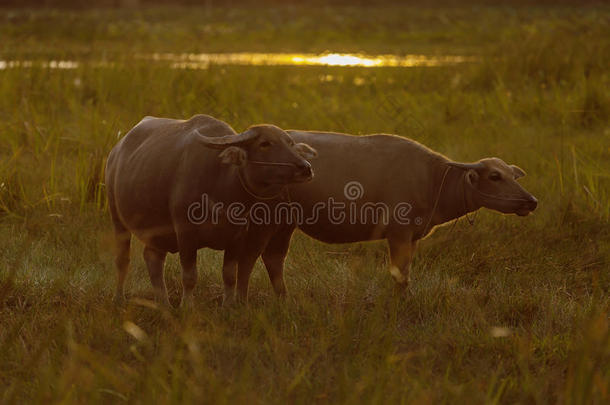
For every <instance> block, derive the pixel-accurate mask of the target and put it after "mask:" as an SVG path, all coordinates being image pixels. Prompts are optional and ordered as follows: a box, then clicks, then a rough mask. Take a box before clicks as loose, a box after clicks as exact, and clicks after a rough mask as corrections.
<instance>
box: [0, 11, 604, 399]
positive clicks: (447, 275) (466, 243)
mask: <svg viewBox="0 0 610 405" xmlns="http://www.w3.org/2000/svg"><path fill="white" fill-rule="evenodd" d="M184 10H185V9H179V8H176V9H150V10H144V11H141V12H125V11H104V12H102V13H98V14H95V13H93V12H88V13H85V14H77V13H71V12H65V11H63V12H31V13H30V12H24V11H2V14H0V33H1V34H0V35H1V37H2V44H1V45H0V47H1V48H0V52H1V57H0V59H11V58H21V57H23V58H30V59H37V58H40V59H44V58H55V59H57V58H72V57H74V58H78V59H79V60H82V61H83V63H82V65H81V66H80V67H79V68H78V69H76V70H70V71H58V70H49V69H44V68H40V67H39V68H31V69H22V70H19V69H14V70H11V69H9V70H4V71H0V96H1V97H0V246H2V248H1V249H0V402H6V403H11V402H24V401H25V402H48V401H52V402H63V403H83V402H103V403H107V402H136V403H147V402H150V401H152V400H154V401H155V402H160V403H189V402H192V403H200V402H210V403H211V402H214V403H225V402H227V403H228V402H233V403H234V402H235V401H241V402H244V401H250V402H254V403H263V402H265V403H266V402H278V403H279V402H286V401H291V402H296V403H311V402H312V401H316V402H321V403H358V402H363V403H371V402H374V403H396V402H401V403H426V402H428V403H438V402H444V403H517V402H518V403H557V402H560V403H566V404H581V403H600V404H601V403H606V402H608V400H609V399H610V398H609V397H610V332H609V328H608V315H609V314H610V308H609V304H610V299H609V297H608V294H609V291H610V271H609V265H608V263H609V259H610V226H609V225H610V224H609V220H610V77H609V73H610V72H609V71H608V66H610V28H609V27H610V24H608V21H609V19H610V13H609V10H608V8H581V9H578V10H575V9H569V8H535V9H534V8H519V9H515V10H511V9H508V8H476V7H469V8H461V9H458V8H454V9H441V10H436V9H416V8H411V7H405V8H391V9H359V8H336V9H335V8H320V9H312V10H306V9H303V8H295V7H286V8H276V9H267V10H252V9H235V10H229V11H227V10H222V9H211V10H209V11H207V12H206V11H205V10H199V9H189V10H188V13H185V12H184ZM373 17H374V18H373ZM133 21H135V22H133ZM338 22H340V24H338ZM113 27H114V28H113ZM206 27H208V28H206ZM210 27H211V28H210ZM219 27H227V28H226V29H224V28H223V29H221V28H219ZM313 28H319V32H320V34H314V33H313V32H312V29H313ZM245 33H247V34H250V35H244V34H245ZM125 38H127V39H129V40H124V39H125ZM193 38H199V39H200V40H199V41H193V40H192V39H193ZM326 49H330V50H333V51H346V52H347V51H365V52H369V53H372V54H376V53H388V52H397V53H413V52H422V53H428V54H435V53H457V54H473V55H477V56H478V57H480V59H481V62H479V63H473V64H465V65H460V66H454V67H443V68H413V69H397V68H376V69H364V68H326V67H230V66H212V67H210V69H208V70H204V71H185V70H171V69H169V68H168V67H167V66H165V65H163V64H156V65H155V64H153V65H150V64H146V63H143V62H142V61H138V60H134V59H133V58H132V55H133V54H134V53H135V52H138V51H143V50H144V51H148V50H159V51H172V52H182V51H236V50H244V51H245V50H247V51H293V52H296V51H308V52H309V51H312V52H317V51H323V50H326ZM105 53H107V57H108V58H109V59H111V60H118V61H119V63H117V64H116V65H114V66H111V67H104V68H100V67H96V65H95V64H92V63H89V62H88V61H96V60H99V59H100V58H101V57H102V56H103V55H104V54H105ZM329 75H331V76H332V80H331V81H328V76H329ZM196 113H208V114H211V115H214V116H216V117H218V118H221V119H224V120H226V121H228V122H229V123H231V124H232V125H233V126H234V127H235V128H236V129H238V130H241V129H244V128H246V127H247V126H248V125H251V124H254V123H262V122H268V123H273V124H276V125H279V126H281V127H283V128H300V129H324V130H336V131H344V132H350V133H356V134H361V133H372V132H387V133H396V134H400V135H404V136H408V137H411V138H413V139H416V140H418V141H420V142H422V143H424V144H426V145H428V146H430V147H431V148H433V149H435V150H437V151H439V152H442V153H444V154H446V155H448V156H449V157H451V158H453V159H456V160H461V161H472V160H476V159H479V158H481V157H484V156H498V157H501V158H503V159H504V160H506V161H507V162H509V163H514V164H517V165H519V166H520V167H522V168H524V169H525V170H526V171H527V172H528V176H527V177H525V178H524V179H523V180H522V183H523V185H524V186H525V187H526V188H527V189H528V190H530V191H531V192H532V193H533V194H534V195H536V196H537V197H538V199H539V201H540V205H539V208H538V210H537V211H536V213H535V215H533V216H530V217H527V218H518V217H515V216H501V215H499V214H497V213H493V212H487V211H481V212H480V213H479V214H478V215H477V216H476V223H475V225H474V226H470V225H468V223H467V221H461V222H459V223H458V224H457V225H455V227H445V228H442V229H440V230H438V231H437V232H435V233H434V234H433V235H432V236H431V237H430V238H428V239H426V240H425V241H423V242H422V244H421V247H420V250H419V251H418V254H417V257H416V261H415V266H414V270H413V284H412V289H411V291H410V292H409V293H408V294H399V293H397V292H396V291H395V290H394V285H393V281H392V279H391V277H390V276H389V274H388V272H387V271H386V265H387V260H388V259H387V255H386V251H385V246H384V245H383V244H380V243H371V244H354V245H345V246H330V245H324V244H322V243H319V242H316V241H313V240H311V239H309V238H307V237H306V236H304V235H301V234H298V235H296V237H295V239H294V241H293V244H292V246H291V250H290V253H289V256H288V260H287V270H286V283H287V285H288V288H289V291H290V297H289V298H288V299H287V300H286V302H277V301H276V299H275V298H274V296H273V293H272V290H271V287H270V285H269V282H268V281H267V279H266V275H265V271H264V270H263V269H262V266H260V264H258V265H257V269H256V271H255V272H254V276H253V280H252V283H251V290H250V291H251V294H250V304H249V306H248V307H238V308H228V309H227V308H221V307H220V306H219V305H218V302H219V297H220V296H221V293H222V281H221V274H220V265H221V259H222V255H221V254H220V253H219V252H213V251H209V250H202V251H201V252H200V266H199V267H200V271H199V275H200V281H199V283H198V286H197V288H196V292H195V296H196V298H197V299H196V304H195V308H194V309H193V310H192V311H191V312H188V313H184V312H179V311H177V312H175V313H171V314H170V313H164V312H160V311H158V310H156V309H153V308H150V307H148V306H147V303H146V301H144V300H145V299H150V298H152V289H151V286H150V282H149V280H148V276H147V274H146V271H145V269H144V264H143V261H142V259H141V249H142V247H141V245H140V244H139V243H135V244H134V245H135V246H134V248H133V249H132V258H133V261H132V270H131V272H130V275H129V278H128V283H127V289H128V291H129V295H130V297H132V298H139V300H137V299H136V300H135V301H133V302H132V303H131V304H129V305H128V306H127V308H126V309H125V310H117V309H115V308H114V307H113V306H112V303H111V296H112V292H113V291H114V283H115V271H114V267H113V263H112V261H113V257H112V232H111V226H110V221H109V215H108V213H107V212H106V210H105V200H104V190H103V186H102V185H100V179H101V174H102V168H103V163H104V158H105V156H106V155H107V153H108V151H109V150H110V148H111V147H112V145H113V144H114V143H115V142H116V140H117V137H118V136H120V135H122V134H125V132H126V131H128V130H129V129H130V128H131V126H133V125H134V124H135V123H136V122H137V121H139V119H140V118H141V117H142V116H144V115H158V116H168V117H189V116H191V115H193V114H196ZM371 158H372V159H373V158H375V156H374V154H373V155H372V156H371ZM166 275H167V276H166V277H167V282H168V286H169V289H170V293H171V298H172V300H173V302H175V303H176V302H177V301H178V299H179V293H180V282H179V279H180V270H179V265H178V261H177V258H175V257H171V258H170V260H168V264H167V270H166ZM134 325H135V326H134ZM498 332H504V334H506V336H497V335H498ZM499 334H500V335H502V334H503V333H499ZM494 336H497V337H494Z"/></svg>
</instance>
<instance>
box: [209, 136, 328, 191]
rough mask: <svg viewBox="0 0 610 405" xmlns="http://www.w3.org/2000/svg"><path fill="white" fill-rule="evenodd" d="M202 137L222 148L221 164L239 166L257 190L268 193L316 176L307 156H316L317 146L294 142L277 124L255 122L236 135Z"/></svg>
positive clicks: (252, 186)
mask: <svg viewBox="0 0 610 405" xmlns="http://www.w3.org/2000/svg"><path fill="white" fill-rule="evenodd" d="M200 140H201V141H202V142H203V143H204V144H205V145H206V146H208V147H211V148H216V149H223V150H222V152H221V153H220V154H219V155H218V156H219V158H220V159H221V161H222V163H225V164H232V165H235V166H237V167H238V168H239V174H240V176H242V177H243V180H244V181H245V183H247V185H248V188H250V189H252V190H253V191H255V192H257V193H261V194H263V195H266V194H269V193H273V192H276V191H278V190H281V189H282V188H283V187H284V186H286V185H288V184H293V183H302V182H306V181H310V180H311V179H312V178H313V170H312V168H311V164H309V162H308V161H307V159H311V158H314V157H315V156H316V155H317V152H316V151H315V149H313V148H312V147H310V146H309V145H307V144H304V143H298V144H297V143H295V142H294V141H293V140H292V138H291V137H290V135H288V134H287V133H286V132H285V131H283V130H282V129H280V128H278V127H276V126H274V125H255V126H252V127H250V128H248V129H247V130H246V131H245V132H243V133H241V134H237V135H227V136H222V137H206V136H203V135H200Z"/></svg>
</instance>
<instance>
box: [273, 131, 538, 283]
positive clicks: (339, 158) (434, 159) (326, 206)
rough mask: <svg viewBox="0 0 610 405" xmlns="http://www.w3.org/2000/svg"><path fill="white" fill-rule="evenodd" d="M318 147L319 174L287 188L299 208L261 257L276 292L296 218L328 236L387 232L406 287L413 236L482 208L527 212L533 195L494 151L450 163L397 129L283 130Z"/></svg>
mask: <svg viewBox="0 0 610 405" xmlns="http://www.w3.org/2000/svg"><path fill="white" fill-rule="evenodd" d="M287 132H288V133H289V134H290V136H291V137H292V138H293V139H294V140H295V141H296V142H307V144H309V145H311V146H312V147H314V148H315V149H316V150H317V151H318V157H317V158H316V160H315V161H313V162H312V164H313V168H314V170H315V172H316V179H314V180H313V181H312V182H310V183H307V184H302V185H294V186H290V187H289V194H290V199H291V201H292V203H294V204H298V205H299V207H300V209H301V210H302V214H301V218H300V219H296V220H295V219H294V218H293V219H292V220H291V221H288V222H292V224H285V225H284V226H282V227H280V228H279V229H278V232H277V233H276V234H275V235H274V236H273V237H272V238H271V240H270V243H269V244H268V245H267V247H266V249H265V251H264V252H263V254H262V256H263V261H264V263H265V266H266V268H267V271H268V273H269V277H270V279H271V281H272V284H273V286H274V288H275V290H276V292H277V293H278V294H284V293H285V291H286V289H285V286H284V281H283V263H284V258H285V256H286V253H287V251H288V244H289V241H290V238H291V235H292V233H293V231H294V229H295V225H298V227H299V228H300V229H301V230H302V231H303V232H304V233H306V234H307V235H309V236H311V237H313V238H315V239H318V240H320V241H323V242H327V243H348V242H357V241H369V240H378V239H387V240H388V243H389V249H390V261H391V266H390V273H391V274H392V276H393V277H394V279H395V280H396V281H397V282H398V283H399V284H401V285H403V286H405V285H407V284H408V282H409V269H410V265H411V261H412V259H413V255H414V252H415V249H416V246H417V241H418V240H419V239H421V238H423V237H425V236H426V235H427V234H429V233H430V231H431V230H432V229H433V228H434V227H435V226H437V225H440V224H443V223H445V222H448V221H450V220H452V219H455V218H459V217H461V216H463V215H465V214H467V213H469V212H473V211H476V210H478V209H479V208H481V207H486V208H490V209H493V210H496V211H500V212H502V213H507V214H508V213H515V214H517V215H521V216H524V215H527V214H529V213H530V212H531V211H533V210H534V209H535V208H536V206H537V200H536V198H534V196H532V195H531V194H530V193H528V192H527V191H526V190H525V189H524V188H523V187H521V186H520V185H519V184H518V183H517V181H516V180H517V179H518V178H520V177H523V176H524V175H525V172H524V171H523V170H522V169H520V168H519V167H517V166H514V165H508V164H506V163H504V162H503V161H502V160H500V159H498V158H486V159H481V160H480V161H478V162H476V163H458V162H453V161H451V160H449V159H448V158H446V157H445V156H443V155H441V154H439V153H436V152H434V151H432V150H430V149H428V148H426V147H425V146H423V145H421V144H419V143H417V142H415V141H412V140H409V139H406V138H403V137H399V136H395V135H368V136H353V135H347V134H339V133H328V132H305V131H287Z"/></svg>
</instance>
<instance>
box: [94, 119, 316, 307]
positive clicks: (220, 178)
mask: <svg viewBox="0 0 610 405" xmlns="http://www.w3.org/2000/svg"><path fill="white" fill-rule="evenodd" d="M314 155H315V151H314V150H313V149H312V148H310V147H309V146H307V145H306V144H302V143H301V144H296V143H295V142H294V141H293V140H292V139H291V137H290V136H289V135H288V134H287V133H286V132H284V131H283V130H281V129H280V128H278V127H275V126H272V125H258V126H253V127H250V128H249V129H248V130H246V131H245V132H243V133H241V134H237V133H236V132H235V131H234V130H233V128H231V127H230V126H229V125H228V124H226V123H224V122H222V121H219V120H217V119H214V118H212V117H210V116H206V115H196V116H194V117H192V118H191V119H189V120H186V121H185V120H175V119H167V118H154V117H145V118H144V119H143V120H142V121H140V122H139V123H138V124H137V125H136V126H135V127H134V128H133V129H132V130H131V131H129V133H128V134H127V135H126V136H125V137H124V138H122V139H121V140H120V141H119V142H118V143H117V145H116V146H115V147H114V148H113V149H112V151H111V152H110V155H109V156H108V160H107V164H106V189H107V193H108V204H109V208H110V213H111V216H112V222H113V224H114V230H115V235H116V242H117V256H116V266H117V269H118V284H117V291H116V296H115V300H116V301H117V302H118V303H121V302H122V301H123V300H124V298H123V297H124V293H123V290H124V287H123V285H124V282H125V276H126V274H127V270H128V267H129V248H130V241H131V235H132V234H134V235H135V236H136V237H137V238H138V239H140V240H141V241H142V242H143V243H144V245H145V247H144V261H145V262H146V266H147V268H148V273H149V275H150V280H151V282H152V285H153V287H154V289H155V294H156V298H157V299H158V300H159V301H160V302H161V303H163V304H168V301H167V292H166V288H165V282H164V279H163V264H164V261H165V257H166V254H167V252H172V253H175V252H178V253H179V255H180V264H181V265H182V275H183V280H182V283H183V295H182V304H183V305H184V304H187V305H188V304H189V303H190V301H191V299H192V293H193V288H194V286H195V283H196V281H197V269H196V261H197V250H198V249H199V248H202V247H209V248H212V249H217V250H224V265H223V278H224V282H225V292H226V296H227V297H228V298H231V297H232V296H233V295H234V292H235V290H236V289H237V291H238V293H239V294H240V296H242V297H245V296H246V294H247V289H248V279H249V276H250V273H251V271H252V268H253V266H254V263H255V261H256V259H257V258H258V257H259V256H260V254H261V252H262V251H263V249H264V247H265V245H266V242H267V241H268V239H269V237H270V236H271V235H272V234H273V233H274V232H275V227H277V225H273V224H252V223H251V222H250V221H249V217H248V215H249V214H248V212H249V211H248V210H249V208H250V207H251V206H252V205H253V204H254V203H256V202H264V204H267V205H273V204H276V203H277V202H278V201H281V200H282V199H283V198H284V196H285V192H284V190H285V187H286V185H287V184H294V183H301V182H306V181H309V180H311V179H312V178H313V172H312V169H311V165H310V164H309V162H308V161H307V160H306V158H308V157H312V156H314ZM211 210H214V211H213V212H211V213H210V211H211ZM204 214H205V215H204ZM229 214H231V215H229Z"/></svg>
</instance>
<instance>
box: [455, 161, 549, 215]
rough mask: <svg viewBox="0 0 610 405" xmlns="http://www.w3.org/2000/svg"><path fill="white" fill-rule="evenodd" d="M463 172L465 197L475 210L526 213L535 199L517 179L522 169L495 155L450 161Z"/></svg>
mask: <svg viewBox="0 0 610 405" xmlns="http://www.w3.org/2000/svg"><path fill="white" fill-rule="evenodd" d="M449 165H450V166H452V167H457V168H459V169H462V170H464V171H465V174H464V182H465V184H464V185H465V190H464V198H465V200H466V202H467V203H468V204H469V205H470V206H471V207H472V208H474V209H477V208H479V207H485V208H490V209H493V210H496V211H500V212H502V213H505V214H517V215H519V216H525V215H528V214H529V213H530V212H532V211H534V210H535V209H536V206H537V205H538V200H536V197H534V196H533V195H531V194H530V193H529V192H528V191H527V190H525V189H524V188H523V187H522V186H521V185H520V184H519V183H517V179H519V178H520V177H523V176H525V172H524V171H523V170H522V169H521V168H519V167H518V166H515V165H508V164H506V163H505V162H504V161H503V160H501V159H498V158H486V159H481V160H479V161H478V162H475V163H457V162H451V163H449Z"/></svg>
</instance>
